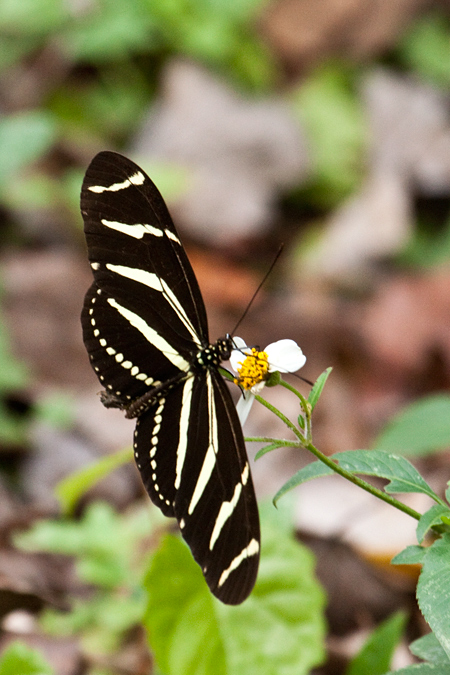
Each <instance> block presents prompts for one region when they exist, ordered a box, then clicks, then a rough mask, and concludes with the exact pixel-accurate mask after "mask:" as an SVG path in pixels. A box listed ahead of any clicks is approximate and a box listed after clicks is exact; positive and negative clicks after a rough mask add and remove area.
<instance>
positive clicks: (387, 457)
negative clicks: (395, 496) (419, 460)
mask: <svg viewBox="0 0 450 675" xmlns="http://www.w3.org/2000/svg"><path fill="white" fill-rule="evenodd" d="M332 458H333V459H335V460H337V461H338V462H339V464H340V465H341V466H342V467H343V468H344V469H346V470H347V471H351V472H352V473H355V474H363V475H366V476H378V477H379V478H387V479H388V480H389V481H390V482H389V483H388V485H386V486H385V488H384V489H385V491H386V492H388V493H405V492H419V493H422V494H425V495H428V496H429V497H431V498H432V499H434V500H435V501H436V500H438V497H437V495H436V493H435V492H434V491H433V490H432V489H431V487H430V486H429V485H428V483H427V482H426V481H425V480H424V479H423V478H422V476H421V475H420V473H419V472H418V471H417V469H416V468H415V467H414V466H413V465H412V464H411V463H410V462H408V460H407V459H405V458H404V457H399V456H397V455H392V454H390V453H388V452H382V451H380V450H346V451H345V452H338V453H336V454H335V455H333V456H332Z"/></svg>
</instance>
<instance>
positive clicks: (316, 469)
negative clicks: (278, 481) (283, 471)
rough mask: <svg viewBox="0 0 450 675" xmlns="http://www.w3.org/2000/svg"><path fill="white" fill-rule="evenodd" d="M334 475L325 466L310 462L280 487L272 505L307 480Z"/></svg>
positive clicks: (320, 463)
mask: <svg viewBox="0 0 450 675" xmlns="http://www.w3.org/2000/svg"><path fill="white" fill-rule="evenodd" d="M333 473H334V471H333V470H332V469H330V468H329V467H328V466H327V465H326V464H324V463H323V462H320V461H319V460H318V461H316V462H310V463H309V464H307V465H306V466H304V467H303V468H302V469H300V470H299V471H297V473H295V474H294V475H293V476H291V478H289V480H288V481H286V483H285V484H284V485H283V487H281V488H280V489H279V490H278V492H277V493H276V495H275V497H274V498H273V503H274V504H275V505H276V504H277V502H278V500H279V499H280V498H281V497H282V496H283V495H285V494H286V492H289V491H290V490H293V489H294V488H295V487H297V486H298V485H301V484H302V483H306V482H307V481H308V480H313V478H322V477H323V476H331V475H332V474H333Z"/></svg>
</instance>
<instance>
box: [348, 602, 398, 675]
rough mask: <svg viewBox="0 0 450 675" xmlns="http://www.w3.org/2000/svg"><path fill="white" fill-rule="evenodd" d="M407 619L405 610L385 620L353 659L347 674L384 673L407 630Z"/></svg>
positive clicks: (375, 674)
mask: <svg viewBox="0 0 450 675" xmlns="http://www.w3.org/2000/svg"><path fill="white" fill-rule="evenodd" d="M406 620H407V615H406V613H405V612H397V613H396V614H394V615H393V616H391V617H390V618H389V619H387V620H386V621H383V623H382V624H381V625H380V626H378V627H377V628H376V629H375V630H374V631H373V633H372V634H371V636H370V637H369V638H368V640H367V641H366V643H365V644H364V646H363V647H362V649H361V650H360V652H359V653H358V654H357V655H356V656H355V657H354V658H353V659H352V660H351V662H350V664H349V666H348V668H347V671H346V674H345V675H367V674H368V673H370V675H384V673H385V672H386V670H387V669H388V668H389V666H390V663H391V661H392V657H393V655H394V652H395V648H396V647H397V645H398V643H399V642H400V639H401V637H402V634H403V632H404V630H405V624H406Z"/></svg>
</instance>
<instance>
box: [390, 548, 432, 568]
mask: <svg viewBox="0 0 450 675" xmlns="http://www.w3.org/2000/svg"><path fill="white" fill-rule="evenodd" d="M425 550H426V549H424V548H423V546H407V547H406V548H404V549H403V551H400V553H397V555H396V556H394V557H393V558H392V560H391V565H421V564H422V562H423V557H424V555H425Z"/></svg>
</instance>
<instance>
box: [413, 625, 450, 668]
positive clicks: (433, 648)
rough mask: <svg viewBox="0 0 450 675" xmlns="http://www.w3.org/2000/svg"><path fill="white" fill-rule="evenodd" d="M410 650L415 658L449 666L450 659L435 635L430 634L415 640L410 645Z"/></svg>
mask: <svg viewBox="0 0 450 675" xmlns="http://www.w3.org/2000/svg"><path fill="white" fill-rule="evenodd" d="M409 649H410V651H411V653H412V654H414V656H417V657H418V658H419V659H423V660H424V661H430V662H431V663H444V664H448V663H449V661H450V659H449V657H448V656H447V654H446V653H445V651H444V650H443V649H442V645H441V643H440V642H439V640H438V639H437V637H436V635H435V634H434V633H428V634H427V635H423V636H422V637H420V638H418V639H417V640H414V642H412V643H411V644H410V645H409Z"/></svg>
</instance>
